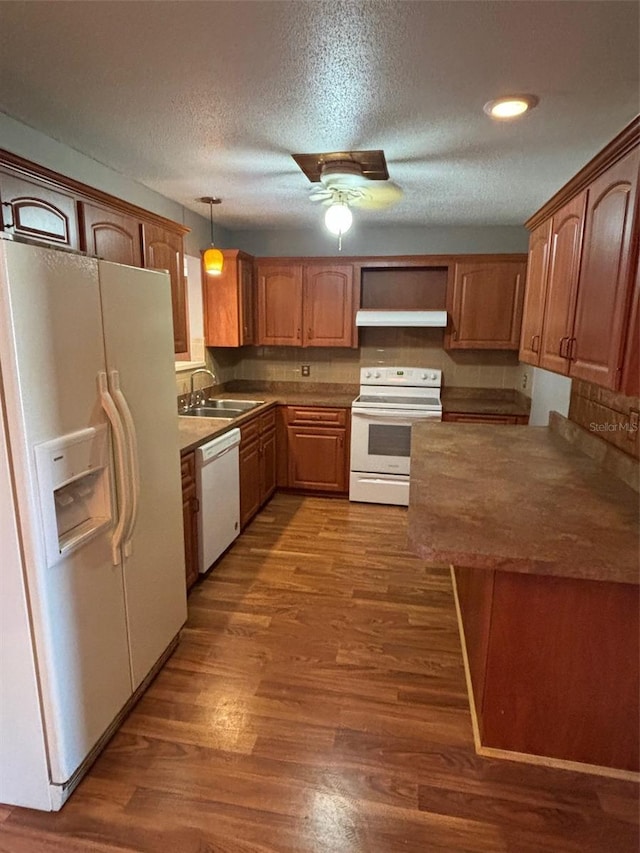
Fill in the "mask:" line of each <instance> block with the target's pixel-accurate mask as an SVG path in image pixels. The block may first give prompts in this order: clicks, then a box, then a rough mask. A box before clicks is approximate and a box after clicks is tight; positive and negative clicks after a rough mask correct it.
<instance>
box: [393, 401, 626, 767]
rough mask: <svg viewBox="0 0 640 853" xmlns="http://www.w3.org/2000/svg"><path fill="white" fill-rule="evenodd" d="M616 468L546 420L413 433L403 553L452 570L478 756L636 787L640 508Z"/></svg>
mask: <svg viewBox="0 0 640 853" xmlns="http://www.w3.org/2000/svg"><path fill="white" fill-rule="evenodd" d="M636 440H637V439H636ZM622 457H625V455H624V454H622V453H621V452H620V451H617V450H616V449H615V448H609V447H608V446H606V444H605V442H603V441H602V440H601V439H598V438H595V437H594V436H592V435H590V434H589V433H587V432H585V431H584V430H581V429H580V428H578V427H576V426H575V425H574V424H571V423H570V422H569V421H567V420H566V419H564V418H562V417H561V416H559V415H556V414H555V413H553V414H552V419H551V426H550V427H549V428H547V427H523V426H491V425H466V424H439V423H420V424H418V425H416V426H414V427H413V431H412V447H411V486H410V496H409V510H408V526H409V541H410V544H411V545H412V547H413V548H414V550H415V551H416V552H417V553H418V554H419V555H421V556H422V557H423V558H424V559H425V560H427V561H429V562H436V563H440V564H442V563H443V562H444V563H448V564H449V565H450V566H451V577H452V583H453V592H454V597H455V603H456V612H457V615H458V626H459V630H460V638H461V645H462V652H463V658H464V664H465V673H466V678H467V688H468V692H469V699H470V707H471V714H472V720H473V730H474V739H475V743H476V750H477V752H478V753H479V754H481V755H485V756H488V757H498V758H500V757H503V758H509V759H511V760H516V761H526V762H530V763H536V764H543V765H551V766H560V767H565V768H568V769H572V770H586V771H587V772H591V773H599V774H602V775H610V776H617V777H620V778H633V779H638V771H639V770H640V760H639V752H640V744H639V737H638V734H639V730H638V719H639V715H640V708H639V695H640V672H639V662H640V625H639V615H638V614H639V610H640V596H639V590H640V587H639V585H638V580H639V578H638V574H639V568H638V553H639V532H638V504H639V498H638V493H637V491H635V489H634V488H631V485H630V484H636V483H637V463H636V462H635V460H633V459H632V458H631V457H630V456H629V457H625V458H622ZM603 462H606V463H607V466H609V468H610V469H611V468H613V469H614V470H615V471H616V472H617V474H618V476H616V475H614V473H611V472H610V470H607V469H606V468H605V467H603ZM621 477H622V478H621ZM623 480H626V482H624V481H623Z"/></svg>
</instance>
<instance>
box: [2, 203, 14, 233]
mask: <svg viewBox="0 0 640 853" xmlns="http://www.w3.org/2000/svg"><path fill="white" fill-rule="evenodd" d="M2 206H3V207H8V208H9V210H10V211H11V222H5V221H4V216H3V217H2V227H3V228H15V227H16V221H15V218H14V216H13V204H12V203H11V202H10V201H3V202H2Z"/></svg>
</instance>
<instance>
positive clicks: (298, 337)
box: [296, 329, 301, 341]
mask: <svg viewBox="0 0 640 853" xmlns="http://www.w3.org/2000/svg"><path fill="white" fill-rule="evenodd" d="M300 338H301V335H300V329H298V330H297V331H296V340H298V341H299V340H300Z"/></svg>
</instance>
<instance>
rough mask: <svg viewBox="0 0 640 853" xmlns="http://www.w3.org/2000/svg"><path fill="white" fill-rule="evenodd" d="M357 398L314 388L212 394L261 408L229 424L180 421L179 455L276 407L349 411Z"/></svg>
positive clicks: (214, 396)
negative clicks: (254, 401)
mask: <svg viewBox="0 0 640 853" xmlns="http://www.w3.org/2000/svg"><path fill="white" fill-rule="evenodd" d="M356 394H357V391H356V393H353V392H351V391H350V392H348V393H344V392H341V391H334V390H322V389H321V388H320V389H318V388H317V387H316V388H314V389H313V390H310V391H297V390H295V389H291V390H290V389H286V390H283V391H280V392H279V393H274V392H273V391H270V392H268V393H265V392H264V391H255V392H249V391H242V392H239V391H229V390H225V391H222V392H221V393H219V394H212V395H211V399H215V398H221V397H222V398H225V399H227V398H231V399H235V400H262V401H263V403H262V405H261V406H256V408H255V409H251V410H250V411H248V412H245V413H244V414H242V415H239V416H238V417H237V418H233V419H231V420H226V419H221V418H191V417H179V418H178V430H179V435H180V452H181V453H187V452H188V451H190V450H195V449H196V447H199V446H200V445H202V444H205V443H206V442H207V441H210V440H211V439H212V438H215V437H216V436H218V435H222V434H223V433H225V432H228V431H229V430H230V429H234V428H235V427H238V426H242V424H243V423H246V422H247V421H248V420H251V418H253V417H255V416H256V415H259V414H262V413H263V412H266V411H267V410H268V409H271V408H273V406H276V405H284V406H329V407H337V408H351V404H352V402H353V400H354V398H355V396H356Z"/></svg>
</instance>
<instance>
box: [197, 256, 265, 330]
mask: <svg viewBox="0 0 640 853" xmlns="http://www.w3.org/2000/svg"><path fill="white" fill-rule="evenodd" d="M222 254H223V256H224V265H223V268H222V274H221V275H219V276H209V275H207V274H206V273H205V272H204V270H203V273H202V297H203V308H204V334H205V343H206V345H207V346H210V347H241V346H245V345H246V344H253V343H255V320H254V317H255V309H254V304H255V290H254V286H253V258H252V257H251V256H250V255H245V254H244V252H241V251H240V250H239V249H225V250H224V251H223V253H222Z"/></svg>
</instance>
